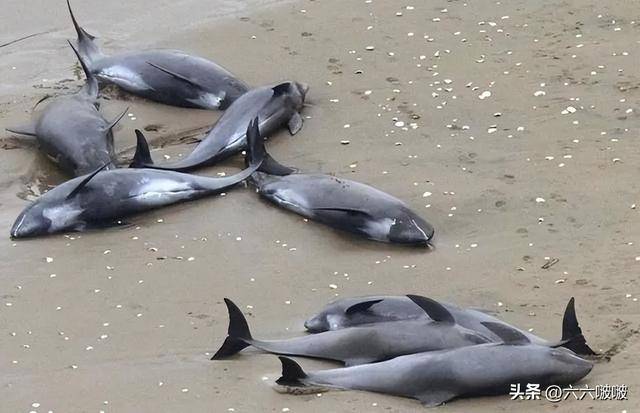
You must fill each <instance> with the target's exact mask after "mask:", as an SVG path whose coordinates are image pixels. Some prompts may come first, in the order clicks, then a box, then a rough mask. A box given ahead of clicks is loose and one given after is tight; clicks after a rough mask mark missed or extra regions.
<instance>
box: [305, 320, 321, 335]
mask: <svg viewBox="0 0 640 413" xmlns="http://www.w3.org/2000/svg"><path fill="white" fill-rule="evenodd" d="M304 328H306V329H307V331H308V332H310V333H320V332H322V331H325V328H324V326H323V322H322V320H320V318H318V317H313V318H310V319H308V320H307V321H305V322H304Z"/></svg>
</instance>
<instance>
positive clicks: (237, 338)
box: [212, 296, 489, 366]
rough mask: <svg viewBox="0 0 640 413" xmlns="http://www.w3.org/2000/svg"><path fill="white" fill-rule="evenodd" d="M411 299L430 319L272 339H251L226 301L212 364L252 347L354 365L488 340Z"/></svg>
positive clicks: (427, 303) (440, 309) (240, 316)
mask: <svg viewBox="0 0 640 413" xmlns="http://www.w3.org/2000/svg"><path fill="white" fill-rule="evenodd" d="M409 298H410V299H411V300H414V302H415V304H416V306H419V307H418V308H420V309H421V310H422V311H425V312H427V313H428V314H429V317H430V319H429V320H424V319H423V320H415V321H396V322H393V323H378V324H371V325H367V326H360V327H352V328H346V329H343V330H337V331H327V332H325V333H319V334H312V335H307V336H303V337H295V338H291V339H285V340H270V341H264V340H255V339H254V338H253V337H252V336H251V332H250V331H249V326H248V324H247V320H246V319H245V318H244V315H243V314H242V312H241V311H240V309H239V308H238V307H237V306H236V305H235V304H234V303H233V302H232V301H231V300H229V299H227V298H225V299H224V301H225V303H226V304H227V309H228V310H229V330H228V334H229V335H228V336H227V338H226V339H225V341H224V343H223V344H222V346H221V347H220V349H219V350H218V351H217V352H216V354H215V355H214V356H213V357H212V360H219V359H223V358H226V357H229V356H231V355H233V354H236V353H238V352H239V351H241V350H242V349H244V348H245V347H248V346H253V347H256V348H259V349H261V350H263V351H266V352H269V353H275V354H285V355H297V356H306V357H314V358H322V359H327V360H335V361H341V362H343V363H345V364H346V365H347V366H353V365H357V364H365V363H372V362H375V361H380V360H388V359H390V358H393V357H397V356H400V355H404V354H413V353H419V352H423V351H433V350H441V349H445V348H455V347H462V346H470V345H475V344H481V343H487V342H489V339H488V338H486V337H484V336H483V335H481V334H478V333H476V332H473V331H471V330H468V329H466V328H464V327H461V326H459V325H457V324H456V323H455V322H454V321H453V317H452V316H451V314H450V313H449V312H448V311H447V310H446V309H445V308H444V307H442V306H441V305H440V304H438V303H437V302H436V301H433V300H431V299H428V298H425V297H418V296H409Z"/></svg>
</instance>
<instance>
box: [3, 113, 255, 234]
mask: <svg viewBox="0 0 640 413" xmlns="http://www.w3.org/2000/svg"><path fill="white" fill-rule="evenodd" d="M252 123H254V124H255V123H257V119H256V120H254V121H252ZM138 133H141V132H139V131H138ZM255 144H256V142H254V141H251V140H250V141H249V146H250V147H249V149H248V154H247V156H248V157H249V166H248V167H247V168H246V169H245V170H243V171H241V172H239V173H237V174H235V175H231V176H228V177H224V178H210V177H205V176H196V175H189V174H184V173H180V172H174V171H159V170H153V169H129V168H126V169H113V170H110V171H103V172H101V170H100V169H98V170H97V171H95V172H94V173H92V174H89V175H85V176H81V177H78V178H75V179H72V180H70V181H67V182H65V183H63V184H61V185H58V186H57V187H55V188H54V189H52V190H51V191H49V192H47V193H45V194H44V195H42V196H41V197H40V198H38V199H37V200H36V201H35V202H33V203H32V204H31V205H29V206H28V207H27V208H25V209H24V211H22V213H21V214H20V215H19V216H18V218H17V219H16V221H15V223H14V224H13V227H12V228H11V237H12V238H24V237H33V236H37V235H44V234H51V233H55V232H62V231H80V230H83V229H85V228H87V227H92V226H104V225H108V224H112V223H114V222H115V221H117V220H119V219H120V218H122V217H125V216H128V215H132V214H137V213H140V212H144V211H147V210H150V209H154V208H159V207H162V206H166V205H170V204H175V203H178V202H184V201H189V200H192V199H197V198H202V197H204V196H207V195H213V194H217V193H220V192H222V191H224V190H227V189H228V188H230V187H232V186H234V185H236V184H238V183H239V182H242V181H243V180H245V179H247V178H248V177H249V176H250V175H251V174H252V173H253V172H254V171H255V170H256V169H258V167H259V166H260V163H261V162H262V159H261V158H260V157H259V156H256V155H254V154H255V153H256V152H254V151H253V147H254V146H255ZM257 153H258V154H259V152H257Z"/></svg>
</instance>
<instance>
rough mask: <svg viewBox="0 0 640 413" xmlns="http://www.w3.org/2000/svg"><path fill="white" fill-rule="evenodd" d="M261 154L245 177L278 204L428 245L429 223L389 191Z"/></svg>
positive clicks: (372, 235)
mask: <svg viewBox="0 0 640 413" xmlns="http://www.w3.org/2000/svg"><path fill="white" fill-rule="evenodd" d="M247 133H248V134H251V133H255V134H258V131H257V130H248V131H247ZM262 150H263V151H264V147H263V148H262ZM264 158H265V162H264V163H263V165H262V166H261V168H260V170H259V171H258V172H256V173H255V174H253V176H252V177H251V182H252V183H253V184H254V185H255V186H256V188H257V192H258V194H260V196H262V197H263V198H265V199H267V200H269V201H271V202H273V203H274V204H276V205H278V206H280V207H282V208H284V209H287V210H289V211H292V212H295V213H296V214H299V215H302V216H303V217H305V218H309V219H311V220H313V221H317V222H321V223H323V224H325V225H328V226H330V227H332V228H335V229H339V230H342V231H346V232H350V233H353V234H357V235H360V236H362V237H365V238H368V239H371V240H374V241H380V242H390V243H397V244H403V245H413V246H428V245H429V242H430V241H431V239H432V238H433V234H434V229H433V227H432V226H431V224H429V223H428V222H427V221H425V220H424V219H423V218H422V217H420V216H419V215H418V214H416V213H415V212H413V211H412V210H411V209H410V208H409V207H408V206H407V205H406V204H405V203H404V202H402V201H401V200H399V199H398V198H396V197H394V196H392V195H389V194H387V193H385V192H382V191H380V190H378V189H376V188H373V187H371V186H369V185H365V184H362V183H360V182H355V181H351V180H348V179H343V178H337V177H335V176H332V175H323V174H303V173H290V172H291V171H292V169H290V168H287V167H285V166H282V165H280V164H278V163H277V161H275V160H274V159H273V158H271V156H269V155H268V154H267V153H266V152H265V155H264ZM287 173H288V174H287Z"/></svg>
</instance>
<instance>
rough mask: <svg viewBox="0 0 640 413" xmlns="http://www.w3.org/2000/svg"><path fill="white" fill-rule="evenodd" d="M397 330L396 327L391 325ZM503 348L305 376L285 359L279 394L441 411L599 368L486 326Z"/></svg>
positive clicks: (568, 352) (567, 379) (510, 331)
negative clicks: (365, 397) (350, 393)
mask: <svg viewBox="0 0 640 413" xmlns="http://www.w3.org/2000/svg"><path fill="white" fill-rule="evenodd" d="M391 324H393V323H391ZM484 324H485V327H487V328H488V329H491V330H493V331H494V333H495V334H496V335H498V336H499V337H501V338H502V340H503V342H502V343H489V344H479V345H476V346H470V347H458V348H454V349H449V350H442V351H431V352H426V353H419V354H411V355H406V356H401V357H397V358H394V359H392V360H388V361H382V362H380V363H373V364H367V365H363V366H355V367H347V368H339V369H332V370H323V371H315V372H308V373H307V372H305V371H303V370H302V368H301V367H300V366H299V365H298V364H297V363H296V362H295V361H293V360H291V359H288V358H286V357H280V360H281V362H282V377H280V378H279V379H278V380H277V381H276V383H277V385H278V386H277V387H276V391H279V392H281V393H290V394H308V393H310V392H313V393H317V392H319V391H323V390H329V389H342V390H347V389H349V390H365V391H372V392H378V393H385V394H391V395H396V396H403V397H410V398H414V399H418V400H419V401H420V402H422V403H423V404H424V405H425V406H428V407H432V406H438V405H441V404H443V403H445V402H448V401H450V400H452V399H455V398H458V397H470V396H485V395H496V394H505V393H509V391H510V390H511V385H512V384H519V385H521V386H522V388H523V389H526V386H527V384H529V383H536V384H540V387H541V389H544V388H545V387H548V386H550V385H558V386H562V385H568V384H571V383H575V382H577V381H579V380H580V379H582V378H583V377H585V376H586V375H587V374H589V372H590V371H591V369H592V368H593V364H592V363H591V362H589V361H587V360H584V359H582V358H580V357H578V356H577V355H575V353H573V352H572V351H571V350H568V349H566V348H562V347H560V348H553V347H548V346H541V345H538V344H533V343H531V342H530V341H529V340H528V339H527V337H525V336H524V335H522V334H520V333H519V332H518V331H516V330H513V329H511V328H509V327H508V326H505V325H504V324H496V323H491V322H484Z"/></svg>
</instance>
